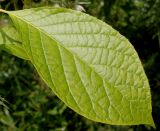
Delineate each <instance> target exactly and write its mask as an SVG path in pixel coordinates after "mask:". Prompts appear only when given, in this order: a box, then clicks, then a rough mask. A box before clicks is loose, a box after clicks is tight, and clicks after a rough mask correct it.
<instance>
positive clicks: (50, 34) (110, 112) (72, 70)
mask: <svg viewBox="0 0 160 131" xmlns="http://www.w3.org/2000/svg"><path fill="white" fill-rule="evenodd" d="M7 13H8V14H9V16H10V17H11V18H12V20H13V23H14V25H15V26H16V29H17V30H18V32H19V34H20V37H21V40H22V43H23V46H24V48H25V50H26V52H27V54H28V57H29V59H30V60H31V62H32V63H33V64H34V66H35V67H36V69H37V71H38V73H39V74H40V76H41V77H42V78H43V79H44V81H45V82H46V83H47V84H48V85H49V86H50V87H51V88H52V90H53V91H54V93H55V94H56V95H57V96H58V97H59V98H60V99H61V100H62V101H63V102H64V103H65V104H66V105H67V106H69V107H70V108H72V109H73V110H74V111H76V112H78V113H79V114H81V115H83V116H85V117H87V118H89V119H92V120H94V121H97V122H102V123H108V124H115V125H138V124H149V125H152V126H153V127H154V122H153V119H152V115H151V112H152V107H151V94H150V88H149V84H148V80H147V77H146V75H145V73H144V71H143V67H142V65H141V62H140V60H139V57H138V55H137V53H136V52H135V50H134V48H133V47H132V45H131V44H130V43H129V42H128V40H127V39H126V38H124V37H123V36H122V35H120V34H119V33H118V32H117V31H116V30H114V29H113V28H112V27H110V26H109V25H107V24H105V23H103V22H102V21H100V20H98V19H96V18H94V17H91V16H89V15H86V14H84V13H81V12H78V11H73V10H70V9H64V8H50V7H45V8H35V9H27V10H23V11H14V12H7Z"/></svg>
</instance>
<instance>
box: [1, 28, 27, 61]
mask: <svg viewBox="0 0 160 131" xmlns="http://www.w3.org/2000/svg"><path fill="white" fill-rule="evenodd" d="M20 41H21V40H20V38H19V34H18V32H17V31H16V29H15V28H14V26H13V25H6V26H4V27H2V28H1V29H0V45H1V48H2V49H3V50H5V51H7V52H9V53H11V54H13V55H15V56H17V57H20V58H22V59H25V60H28V56H27V54H26V52H25V49H24V48H23V45H22V43H21V42H20Z"/></svg>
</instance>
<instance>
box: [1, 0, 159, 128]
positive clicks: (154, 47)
mask: <svg viewBox="0 0 160 131" xmlns="http://www.w3.org/2000/svg"><path fill="white" fill-rule="evenodd" d="M40 6H62V7H67V8H72V9H76V10H85V12H86V13H88V14H91V15H93V16H95V17H97V18H99V19H101V20H103V21H105V22H106V23H108V24H110V25H112V26H113V27H114V28H115V29H116V30H118V31H119V32H120V33H121V34H123V35H124V36H126V37H127V38H128V39H129V40H130V41H131V43H132V44H133V46H134V47H135V49H136V50H137V52H138V54H139V56H140V59H141V61H142V64H143V66H144V68H145V71H146V74H147V76H148V78H149V82H150V86H151V92H152V106H153V118H154V121H155V124H156V126H157V130H160V0H0V8H3V9H6V10H19V9H23V8H31V7H40ZM3 19H4V16H3V15H2V14H0V24H2V20H3ZM17 130H18V131H152V130H154V129H153V128H151V127H149V126H145V125H140V126H112V125H106V124H100V123H96V122H93V121H90V120H87V119H86V118H84V117H82V116H79V115H78V114H76V113H75V112H73V111H72V110H71V109H69V108H67V107H66V106H65V105H64V104H63V102H61V101H60V100H59V99H58V98H57V97H56V96H55V95H54V94H53V93H52V92H51V89H50V88H48V87H47V86H46V85H45V83H44V82H43V81H42V80H41V79H40V78H39V76H38V75H37V72H36V71H35V69H34V68H33V66H32V65H31V64H30V63H29V62H28V61H24V60H21V59H19V58H16V57H14V56H12V55H10V54H7V53H6V52H3V51H0V131H17Z"/></svg>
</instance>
